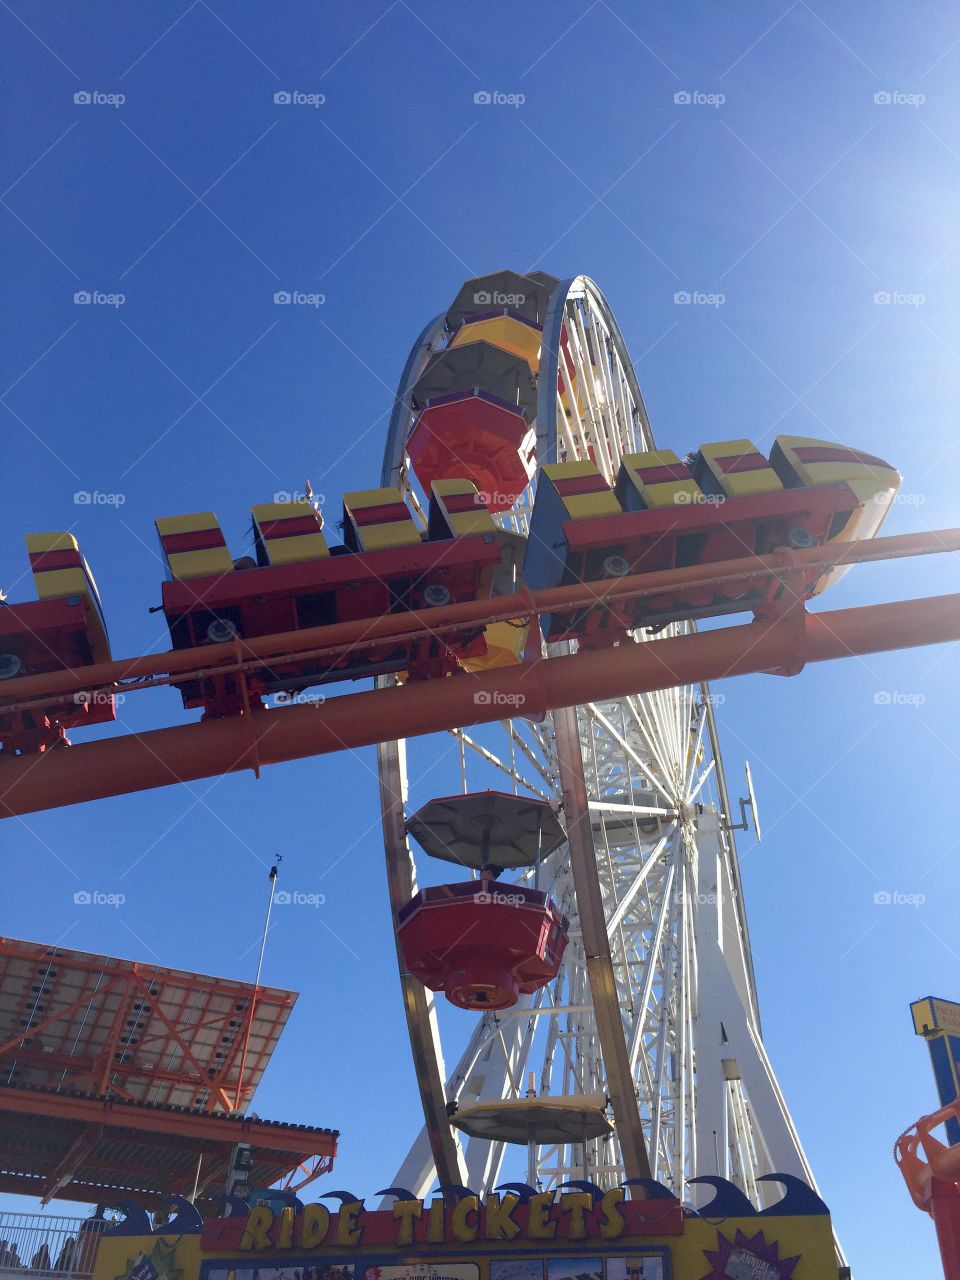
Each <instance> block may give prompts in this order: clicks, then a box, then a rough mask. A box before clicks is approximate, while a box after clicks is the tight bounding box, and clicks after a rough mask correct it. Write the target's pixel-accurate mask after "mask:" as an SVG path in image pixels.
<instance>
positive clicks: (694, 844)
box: [378, 276, 815, 1205]
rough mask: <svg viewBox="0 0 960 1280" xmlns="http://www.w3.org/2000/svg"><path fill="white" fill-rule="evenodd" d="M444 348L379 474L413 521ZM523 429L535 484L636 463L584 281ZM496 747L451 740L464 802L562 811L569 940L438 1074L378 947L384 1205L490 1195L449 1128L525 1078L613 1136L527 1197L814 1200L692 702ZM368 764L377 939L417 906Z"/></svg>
mask: <svg viewBox="0 0 960 1280" xmlns="http://www.w3.org/2000/svg"><path fill="white" fill-rule="evenodd" d="M564 333H565V334H566V350H567V352H568V356H569V359H570V360H571V361H572V364H573V372H572V375H571V371H570V369H569V368H568V362H567V358H565V356H564V349H563V343H562V334H564ZM444 337H445V330H444V317H443V316H442V315H441V316H438V317H437V318H436V319H435V320H433V321H431V323H430V324H428V325H427V326H426V327H425V329H424V330H423V332H422V333H421V335H420V337H419V338H418V340H417V342H416V344H415V345H414V347H413V349H412V351H411V353H410V356H409V358H408V360H407V364H406V367H405V369H404V372H403V376H402V378H401V382H400V386H399V389H398V391H397V396H396V400H395V404H394V410H393V414H392V416H391V421H390V427H389V431H388V438H387V445H386V451H385V455H384V464H383V475H382V483H383V484H384V485H397V486H398V487H400V488H401V489H402V490H403V491H404V492H405V494H406V495H407V496H408V497H409V498H410V499H411V500H412V502H413V505H414V507H415V509H417V510H418V511H419V512H420V514H421V516H422V507H423V504H422V502H421V501H419V499H418V495H417V494H416V492H415V490H414V488H413V483H412V475H411V471H410V466H409V460H408V458H407V456H406V453H405V442H406V439H407V436H408V434H409V430H410V427H411V425H412V422H413V417H414V413H413V409H412V406H411V390H412V388H413V385H414V384H415V382H416V380H417V378H418V376H419V374H420V372H421V371H422V369H423V367H424V365H425V363H426V362H427V360H428V359H429V358H430V356H431V355H432V354H433V353H434V352H435V351H437V350H438V349H439V348H441V347H442V345H443V342H444ZM558 380H559V381H558ZM558 387H559V388H560V389H562V394H561V390H560V389H558ZM536 428H537V459H538V465H541V464H543V463H545V462H551V461H559V460H562V459H563V458H584V457H587V456H592V457H593V459H594V461H595V462H596V463H597V465H598V466H599V467H600V469H601V470H602V471H603V472H604V474H605V475H606V476H607V478H608V479H612V478H613V477H614V476H615V475H616V471H617V467H618V464H619V458H620V456H621V455H622V454H623V453H627V452H636V451H639V450H643V449H652V448H653V447H654V444H653V436H652V432H651V430H650V425H649V420H648V417H647V412H646V409H645V407H644V404H643V398H642V396H641V393H640V389H639V386H638V384H637V379H636V375H635V373H634V370H633V366H632V364H631V363H630V359H629V356H628V355H627V351H626V347H625V344H624V342H623V338H622V336H621V334H620V330H619V328H618V326H617V323H616V321H615V319H614V317H613V314H612V312H611V310H610V308H609V306H608V304H607V302H606V299H605V298H604V297H603V295H602V293H601V292H600V290H599V289H598V288H597V286H596V284H594V282H593V281H592V280H590V279H589V278H588V277H586V276H578V277H575V278H573V279H570V280H567V281H564V282H562V283H561V284H559V285H558V286H557V287H556V289H555V290H554V292H553V294H552V296H551V299H550V304H549V307H548V311H547V315H546V319H545V324H544V330H543V340H542V347H541V356H540V367H539V376H538V397H537V419H536ZM532 499H533V490H532V488H530V489H528V490H527V492H526V494H524V495H523V496H522V497H521V499H520V500H519V502H518V503H517V505H516V506H515V507H514V508H513V510H512V511H510V512H508V513H506V514H505V515H504V516H503V517H500V522H501V523H502V524H503V525H504V527H506V528H508V529H511V530H513V531H515V532H521V533H522V532H525V531H526V528H527V522H528V519H529V512H530V507H531V505H532ZM674 625H675V627H677V628H678V629H682V628H688V629H689V627H690V626H692V624H674ZM635 638H636V640H637V641H638V642H643V641H644V639H645V637H644V636H643V635H641V634H639V633H638V634H637V636H636V637H635ZM385 679H386V680H387V681H389V680H390V679H392V678H391V677H388V678H385ZM500 732H501V735H502V741H503V749H502V750H500V751H496V750H491V748H490V747H489V746H487V745H485V744H484V743H483V742H482V741H481V740H480V739H479V736H477V737H475V736H474V735H471V734H470V733H468V732H467V731H466V730H459V731H457V732H456V737H457V738H458V740H459V751H460V760H461V775H462V778H461V781H462V787H463V790H467V789H469V788H468V783H467V764H466V761H467V760H468V759H471V760H472V759H481V760H483V761H484V764H485V766H486V767H490V766H492V767H494V768H497V769H499V770H500V771H502V773H503V774H505V775H507V776H508V777H509V778H510V780H511V784H512V786H513V789H514V790H515V791H520V792H522V793H525V794H536V795H540V796H546V797H547V798H548V799H550V800H552V801H554V803H557V804H559V805H561V806H562V809H563V814H564V819H565V823H566V828H567V833H568V844H567V845H565V846H563V847H561V849H560V850H558V851H557V852H556V853H555V854H553V855H551V858H550V859H548V860H547V861H546V862H545V864H544V867H543V875H544V877H545V879H546V881H547V883H548V884H549V887H550V889H551V892H552V893H553V894H554V896H555V897H556V898H557V899H558V901H559V903H560V906H561V909H563V910H564V911H566V912H567V914H568V915H569V916H570V917H571V922H572V929H571V940H570V944H569V946H568V948H567V952H566V955H565V957H564V963H563V968H562V969H561V973H560V976H559V977H558V979H557V980H556V982H555V983H553V984H551V986H549V987H547V988H544V989H542V990H541V991H539V992H537V993H536V994H535V995H534V996H530V997H524V998H522V999H521V1001H520V1002H519V1003H518V1005H516V1006H515V1007H514V1008H513V1009H508V1010H503V1011H500V1012H499V1013H497V1014H493V1013H487V1014H482V1015H479V1014H478V1015H477V1017H476V1025H475V1026H474V1029H473V1033H472V1035H471V1036H470V1038H469V1041H468V1043H467V1046H466V1049H465V1050H464V1051H463V1052H462V1053H461V1054H460V1055H459V1059H458V1061H457V1063H456V1065H455V1066H454V1067H453V1068H452V1069H451V1070H450V1071H449V1072H448V1071H447V1069H446V1067H445V1060H444V1054H443V1047H442V1041H441V1033H440V1025H439V1021H438V1018H437V1012H436V1004H435V1000H434V995H433V993H432V992H431V991H429V990H427V989H426V988H424V987H423V986H422V985H421V984H420V983H419V982H418V981H417V980H416V979H415V978H413V977H412V976H411V975H410V974H408V973H407V972H406V971H405V967H404V964H403V958H402V952H401V951H400V948H399V947H398V950H397V955H398V965H399V971H400V981H401V989H402V997H403V1002H404V1008H405V1013H406V1019H407V1026H408V1030H409V1034H410V1043H411V1048H412V1053H413V1061H414V1067H415V1071H416V1076H417V1082H418V1087H419V1091H420V1097H421V1102H422V1105H423V1113H424V1121H425V1122H424V1126H423V1129H422V1130H421V1132H420V1134H419V1136H418V1137H417V1138H416V1140H415V1141H414V1142H413V1145H412V1147H411V1149H410V1152H409V1154H408V1156H407V1158H406V1160H405V1161H404V1162H403V1165H402V1166H401V1168H400V1170H399V1171H398V1173H397V1175H396V1179H395V1182H396V1184H397V1185H398V1186H404V1187H407V1188H409V1189H410V1190H411V1191H412V1192H413V1194H414V1195H415V1196H423V1195H426V1194H428V1192H429V1190H430V1188H431V1186H432V1185H433V1183H434V1181H435V1180H436V1181H439V1184H440V1185H441V1186H446V1185H461V1186H464V1185H465V1186H469V1187H471V1188H473V1189H474V1190H476V1191H479V1192H481V1193H486V1192H489V1191H491V1190H493V1189H494V1187H495V1185H496V1184H497V1182H498V1179H499V1176H500V1171H501V1168H502V1164H503V1160H504V1155H505V1149H504V1144H503V1143H500V1142H496V1141H490V1140H481V1139H478V1138H471V1139H469V1140H467V1141H466V1142H462V1141H461V1140H460V1137H459V1135H458V1133H457V1131H456V1130H455V1129H454V1128H452V1127H451V1125H450V1123H449V1106H450V1105H451V1104H455V1103H458V1104H460V1103H465V1102H470V1101H475V1100H479V1099H483V1100H489V1101H501V1100H505V1099H510V1098H522V1097H524V1096H526V1092H527V1087H528V1086H527V1081H528V1077H529V1074H530V1073H531V1072H534V1073H535V1079H536V1086H537V1090H538V1092H539V1093H541V1094H542V1093H549V1094H551V1095H553V1096H557V1095H565V1094H595V1093H598V1092H599V1093H601V1094H604V1095H605V1096H606V1097H607V1099H608V1100H609V1103H610V1110H611V1111H612V1118H613V1123H614V1133H613V1135H611V1136H610V1137H608V1138H599V1139H593V1140H590V1141H587V1142H584V1143H580V1144H569V1145H567V1146H564V1147H557V1146H551V1147H547V1146H543V1147H538V1148H536V1149H535V1150H531V1151H530V1153H529V1157H528V1168H527V1179H528V1181H529V1182H531V1183H534V1184H537V1185H539V1186H540V1187H542V1188H544V1189H550V1188H553V1187H557V1186H559V1185H560V1184H562V1183H563V1182H564V1181H566V1180H569V1179H571V1178H587V1179H589V1180H590V1181H592V1182H595V1183H597V1184H598V1185H600V1186H601V1187H610V1186H615V1185H617V1184H619V1183H622V1182H624V1181H625V1180H627V1179H629V1178H636V1177H650V1176H652V1177H654V1178H656V1179H658V1180H659V1181H661V1182H662V1183H664V1184H665V1185H666V1186H667V1187H669V1188H670V1189H671V1190H672V1191H674V1193H675V1194H676V1195H677V1196H679V1197H680V1198H681V1199H683V1198H685V1197H686V1196H687V1195H688V1193H687V1191H686V1183H687V1181H688V1180H689V1179H690V1178H692V1177H694V1176H697V1175H717V1176H720V1177H724V1178H728V1179H729V1180H731V1181H733V1182H734V1183H735V1184H737V1185H738V1186H740V1188H741V1189H742V1190H743V1191H744V1193H745V1194H746V1195H747V1196H748V1197H749V1198H750V1199H751V1200H752V1201H753V1203H755V1204H760V1205H763V1204H767V1203H770V1202H771V1201H774V1200H776V1199H777V1198H778V1194H779V1193H778V1192H777V1191H776V1189H775V1188H774V1187H772V1186H771V1184H769V1183H765V1182H763V1181H760V1180H761V1179H762V1178H763V1177H764V1175H767V1174H771V1173H774V1172H778V1171H779V1172H785V1173H791V1174H794V1175H796V1176H799V1177H801V1178H803V1179H804V1180H805V1181H807V1182H808V1183H809V1184H810V1185H815V1183H814V1180H813V1176H812V1173H811V1170H810V1166H809V1164H808V1162H807V1159H806V1157H805V1155H804V1153H803V1150H802V1147H801V1145H800V1142H799V1138H798V1136H797V1133H796V1130H795V1128H794V1125H793V1122H792V1120H791V1118H790V1114H789V1111H788V1110H787V1107H786V1103H785V1101H784V1099H783V1095H782V1093H781V1091H780V1088H779V1086H778V1084H777V1081H776V1077H775V1076H774V1074H773V1070H772V1068H771V1066H770V1062H769V1059H768V1058H767V1055H766V1052H765V1050H764V1047H763V1040H762V1033H761V1027H760V1018H759V1011H758V1007H757V995H756V984H755V980H754V973H753V964H752V957H751V952H750V940H749V933H748V929H747V921H746V913H745V909H744V900H743V889H742V884H741V879H740V869H739V862H738V858H737V851H736V845H735V842H734V836H733V831H732V830H731V821H730V819H729V817H728V816H727V815H729V814H730V812H731V810H730V803H729V798H728V794H727V788H726V783H725V779H724V773H723V767H722V762H721V757H720V753H719V748H718V744H717V731H716V723H715V719H714V713H713V706H712V703H711V699H710V695H709V691H708V690H707V688H706V686H702V687H700V688H692V687H689V686H687V687H682V688H676V689H668V690H663V691H660V692H655V693H648V694H642V695H639V696H636V697H627V698H623V699H620V700H618V701H616V702H609V703H603V704H599V705H590V706H583V707H578V708H574V709H568V710H565V711H558V712H554V713H552V714H551V715H550V716H549V717H548V719H547V720H546V721H544V722H543V723H542V724H541V725H533V724H530V723H529V722H527V721H523V720H520V719H514V720H507V721H504V722H502V726H501V730H500ZM378 763H379V771H380V799H381V809H382V816H383V831H384V843H385V851H386V861H387V878H388V886H389V891H390V899H391V907H392V910H393V915H394V920H396V916H397V912H398V911H399V908H400V907H401V906H402V905H403V904H404V903H405V902H406V901H407V900H408V899H409V898H410V897H411V896H412V895H413V894H414V893H415V892H416V885H417V880H416V867H415V863H414V859H413V855H412V853H411V850H410V847H409V844H408V842H407V838H406V830H405V819H406V804H407V796H408V777H407V750H406V743H404V742H388V743H384V744H382V745H381V746H380V747H379V748H378ZM531 774H533V775H534V776H533V777H531V776H530V775H531ZM441 793H442V792H441ZM541 883H543V882H541ZM463 1016H467V1015H463ZM544 1019H546V1033H545V1034H544V1032H543V1029H542V1028H543V1020H544Z"/></svg>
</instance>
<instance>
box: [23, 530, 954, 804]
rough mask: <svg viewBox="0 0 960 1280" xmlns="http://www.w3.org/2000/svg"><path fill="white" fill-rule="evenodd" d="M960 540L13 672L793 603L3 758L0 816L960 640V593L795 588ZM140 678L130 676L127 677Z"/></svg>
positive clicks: (60, 688) (87, 673)
mask: <svg viewBox="0 0 960 1280" xmlns="http://www.w3.org/2000/svg"><path fill="white" fill-rule="evenodd" d="M955 550H960V529H947V530H939V531H934V532H930V533H924V534H909V535H902V536H898V537H889V538H876V539H870V540H867V541H862V542H851V543H847V544H845V545H842V546H834V547H831V548H830V549H829V550H825V549H824V548H812V549H810V550H804V551H780V552H776V553H775V554H773V555H770V556H761V557H744V558H740V559H737V560H731V561H726V562H723V563H719V564H713V565H710V566H709V568H707V567H705V566H691V567H690V568H685V569H678V570H670V571H664V572H660V573H652V574H641V575H633V576H630V577H624V578H619V579H604V580H603V581H597V582H587V583H575V584H571V585H568V586H562V587H556V588H551V589H549V590H543V591H537V592H529V591H527V592H523V593H520V594H518V595H513V596H503V597H498V598H495V599H489V600H476V601H471V602H469V603H466V604H458V605H450V606H446V607H440V608H436V609H431V610H429V611H427V612H421V613H408V614H403V615H394V614H391V615H385V616H383V617H379V618H371V619H361V620H359V621H357V622H350V623H341V624H335V625H332V626H326V627H316V628H312V629H310V630H303V631H297V632H291V633H285V634H283V635H277V636H265V637H261V638H258V639H254V640H246V641H245V640H242V639H239V638H237V639H236V640H234V641H231V642H229V643H227V644H218V645H207V646H203V647H200V648H195V649H184V650H180V651H177V652H175V653H166V654H159V655H155V656H148V657H140V658H133V659H127V660H120V661H117V662H110V663H100V664H97V665H94V666H88V667H84V668H83V669H78V670H74V671H64V672H63V673H55V674H48V675H43V676H31V677H26V678H21V679H13V680H9V681H7V682H6V684H5V685H4V687H3V689H2V693H0V709H11V710H12V709H14V708H24V707H35V706H42V705H43V704H44V703H45V702H46V701H48V700H49V701H52V700H54V699H55V698H62V697H63V695H64V694H71V693H74V694H76V693H81V692H90V691H93V690H97V689H113V690H116V689H117V688H118V687H119V688H120V689H122V690H123V691H124V692H128V691H133V690H135V689H141V688H147V687H153V686H155V685H158V684H169V683H171V682H173V681H175V680H176V681H179V680H182V679H184V678H185V677H186V676H187V675H198V674H209V673H210V672H211V671H212V670H216V671H217V672H225V671H229V670H234V671H240V672H248V671H252V670H254V669H256V668H257V667H258V666H263V665H264V664H266V663H268V662H269V664H270V666H271V667H276V666H277V665H278V663H282V662H283V661H284V659H293V658H294V657H297V658H303V657H304V656H305V655H306V654H309V655H311V656H313V655H320V654H326V653H334V652H337V651H343V650H346V649H350V650H358V649H362V648H363V647H364V646H365V645H367V644H372V643H373V642H374V641H382V640H383V638H384V637H386V636H389V637H393V636H410V635H423V636H441V635H444V634H452V633H454V632H457V631H463V630H467V629H470V628H475V627H477V626H478V625H482V624H485V623H487V622H491V621H497V620H508V619H518V618H524V619H529V620H533V619H534V618H536V617H537V615H539V614H541V613H549V612H551V611H553V610H559V609H577V608H598V607H602V605H603V603H604V602H605V601H608V600H613V599H624V598H631V599H641V598H642V597H644V596H645V595H653V594H658V593H663V592H664V591H666V590H669V591H670V592H671V593H672V594H674V595H676V596H678V597H682V595H683V594H685V593H690V594H691V595H692V594H693V593H695V592H702V591H704V590H705V589H709V588H714V587H721V586H722V587H724V588H729V587H730V586H731V584H734V583H736V584H737V586H738V589H740V588H741V587H742V589H743V590H744V591H746V590H747V589H748V587H749V585H750V584H751V583H756V582H758V581H763V580H767V581H770V580H773V579H775V580H777V581H778V582H779V583H782V584H783V587H784V590H783V591H782V592H781V593H780V602H779V604H775V605H774V606H772V608H771V611H770V613H769V614H768V616H766V617H764V618H760V619H758V620H756V621H754V622H751V623H748V624H745V625H737V626H731V627H724V628H721V629H718V630H714V631H709V632H703V633H695V634H688V635H680V636H671V637H668V638H665V639H654V640H650V641H648V642H647V643H643V644H624V645H620V646H619V647H615V648H605V649H599V650H586V651H584V650H581V651H580V652H578V653H574V654H566V655H563V656H559V657H548V658H543V657H541V656H540V655H539V653H536V654H533V655H528V657H527V658H526V659H525V660H524V661H523V662H522V663H520V664H519V665H517V666H512V667H501V668H498V669H495V670H492V671H487V672H484V673H481V674H467V673H460V674H457V675H455V676H453V677H451V678H447V679H435V680H424V681H418V682H416V683H409V684H404V685H398V686H393V687H389V688H379V689H374V690H372V691H369V692H364V693H354V694H346V695H343V696H339V697H333V698H330V699H328V700H327V701H326V702H325V703H324V704H323V705H322V706H318V705H300V706H289V707H283V708H273V709H270V710H269V711H268V710H265V709H262V708H261V707H260V705H259V703H254V702H251V704H250V711H249V713H247V714H242V715H236V716H229V717H224V718H222V719H207V720H205V721H202V722H201V723H199V724H190V725H182V726H177V727H174V728H167V729H155V730H151V731H149V732H146V733H139V734H136V735H134V734H126V735H123V736H120V737H116V738H110V739H106V740H104V741H100V742H93V743H87V744H84V745H81V746H73V747H71V748H70V749H69V750H57V751H51V752H48V753H46V754H44V755H41V756H21V757H15V758H13V759H10V760H7V761H3V762H0V816H15V815H20V814H26V813H34V812H37V811H40V810H43V809H50V808H56V807H58V806H61V805H67V804H77V803H81V802H83V801H87V800H96V799H101V798H103V797H106V796H110V795H122V794H126V793H129V792H133V791H140V790H148V789H151V788H154V787H162V786H168V785H171V784H173V783H177V782H188V781H193V780H196V779H199V778H204V777H213V776H215V775H218V774H224V773H233V772H239V771H242V770H246V769H252V770H253V771H254V772H256V773H258V772H259V770H260V768H261V767H262V766H265V765H268V764H278V763H280V762H281V761H284V760H295V759H300V758H303V757H306V756H311V755H323V754H329V753H331V752H335V751H341V750H345V749H350V748H357V747H363V746H370V745H373V744H375V743H377V742H387V741H391V740H393V739H397V738H407V737H415V736H419V735H422V734H428V733H436V732H441V731H444V730H449V729H455V728H459V727H463V726H466V725H471V724H481V723H487V722H491V721H496V720H502V719H505V718H507V717H508V716H511V715H522V716H526V717H529V718H532V719H540V718H542V717H543V716H544V715H545V714H546V713H547V712H548V711H551V710H556V709H559V708H561V707H570V706H576V705H579V704H582V703H587V702H597V701H602V700H604V699H609V698H616V697H620V696H623V695H624V694H628V693H642V692H647V691H650V690H654V689H663V688H669V687H672V686H675V685H681V684H688V683H699V682H701V681H706V680H720V679H725V678H727V677H730V676H736V675H747V674H750V673H754V672H768V673H772V674H781V675H794V674H796V673H797V672H799V671H800V670H801V669H802V668H803V666H804V665H805V664H806V663H808V662H824V661H829V660H831V659H834V658H843V657H850V656H855V655H861V654H867V653H877V652H882V651H884V650H893V649H903V648H910V647H913V646H916V645H927V644H939V643H944V642H948V641H954V640H958V639H960V595H944V596H934V597H928V598H924V599H917V600H904V601H897V602H893V603H888V604H880V605H869V606H862V607H859V608H852V609H842V610H834V611H830V612H824V613H819V614H809V613H807V611H806V609H805V607H804V604H803V600H802V599H801V598H798V593H797V592H796V591H792V590H791V582H792V581H797V580H798V576H799V575H801V574H803V573H806V574H808V575H809V571H810V569H811V568H814V567H823V568H829V567H831V566H835V565H842V564H853V563H864V562H867V561H877V560H886V559H898V558H902V557H905V556H915V555H925V554H933V553H937V552H942V551H955ZM134 681H135V682H136V683H129V682H134Z"/></svg>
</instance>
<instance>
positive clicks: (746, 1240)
mask: <svg viewBox="0 0 960 1280" xmlns="http://www.w3.org/2000/svg"><path fill="white" fill-rule="evenodd" d="M717 1246H718V1247H717V1249H716V1250H713V1251H711V1250H710V1249H704V1251H703V1252H704V1254H705V1255H706V1259H707V1261H708V1262H709V1263H710V1264H711V1267H712V1269H711V1270H710V1271H708V1272H707V1274H706V1275H705V1276H703V1277H702V1280H790V1276H792V1275H793V1269H794V1267H795V1266H796V1265H797V1263H798V1262H799V1261H800V1255H799V1254H798V1255H797V1257H795V1258H781V1257H780V1246H779V1244H777V1242H776V1241H775V1240H774V1241H772V1242H771V1243H770V1244H767V1242H766V1240H765V1239H764V1236H763V1232H762V1231H758V1232H757V1234H756V1235H755V1236H748V1235H745V1234H744V1232H742V1231H740V1230H739V1228H738V1230H737V1234H736V1236H735V1237H734V1238H733V1240H728V1239H727V1238H726V1237H725V1236H722V1235H721V1234H720V1232H719V1231H718V1232H717Z"/></svg>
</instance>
